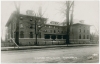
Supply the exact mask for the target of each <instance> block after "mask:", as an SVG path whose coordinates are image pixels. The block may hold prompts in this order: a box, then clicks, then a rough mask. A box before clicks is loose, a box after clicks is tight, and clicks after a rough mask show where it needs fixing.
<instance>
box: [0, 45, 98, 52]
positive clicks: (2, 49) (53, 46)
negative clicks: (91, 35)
mask: <svg viewBox="0 0 100 64" xmlns="http://www.w3.org/2000/svg"><path fill="white" fill-rule="evenodd" d="M77 46H99V44H69V45H68V46H67V45H44V46H19V47H1V51H9V50H27V49H42V48H55V47H77Z"/></svg>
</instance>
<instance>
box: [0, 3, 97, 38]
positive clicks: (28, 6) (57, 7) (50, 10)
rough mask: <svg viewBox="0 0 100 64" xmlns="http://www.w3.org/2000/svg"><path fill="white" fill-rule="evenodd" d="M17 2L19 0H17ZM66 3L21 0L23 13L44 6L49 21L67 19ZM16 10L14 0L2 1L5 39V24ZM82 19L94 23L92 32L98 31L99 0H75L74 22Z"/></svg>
mask: <svg viewBox="0 0 100 64" xmlns="http://www.w3.org/2000/svg"><path fill="white" fill-rule="evenodd" d="M16 3H17V4H18V3H19V2H17V1H16ZM64 3H65V1H20V12H21V13H22V14H25V13H26V11H27V10H33V11H34V12H38V11H39V7H42V13H44V15H43V16H44V17H45V18H48V19H49V21H57V22H63V21H64V20H65V14H64V13H63V11H64V10H65V4H64ZM15 10H16V9H15V6H14V2H13V1H2V2H1V30H2V33H1V34H2V38H3V39H5V30H6V27H5V24H6V23H7V21H8V19H9V17H10V15H11V13H13V11H15ZM80 20H84V23H85V24H88V25H93V26H92V27H93V28H92V29H91V32H95V31H97V30H98V29H99V1H75V5H74V22H79V21H80ZM94 26H95V27H94Z"/></svg>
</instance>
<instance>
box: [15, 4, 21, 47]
mask: <svg viewBox="0 0 100 64" xmlns="http://www.w3.org/2000/svg"><path fill="white" fill-rule="evenodd" d="M14 5H15V8H16V18H17V20H16V31H15V42H16V44H17V45H19V17H20V16H19V14H20V3H19V5H18V6H17V4H16V2H14Z"/></svg>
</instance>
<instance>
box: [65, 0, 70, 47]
mask: <svg viewBox="0 0 100 64" xmlns="http://www.w3.org/2000/svg"><path fill="white" fill-rule="evenodd" d="M66 5H67V11H66V23H67V34H66V44H67V45H68V44H69V43H70V41H69V31H70V25H69V1H67V2H66Z"/></svg>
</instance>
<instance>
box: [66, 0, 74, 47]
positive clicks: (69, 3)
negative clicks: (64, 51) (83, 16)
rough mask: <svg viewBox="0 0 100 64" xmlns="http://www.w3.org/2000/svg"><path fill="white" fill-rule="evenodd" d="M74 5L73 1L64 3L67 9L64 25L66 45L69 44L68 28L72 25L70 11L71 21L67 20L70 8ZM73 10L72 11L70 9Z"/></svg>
mask: <svg viewBox="0 0 100 64" xmlns="http://www.w3.org/2000/svg"><path fill="white" fill-rule="evenodd" d="M73 5H74V1H72V2H71V1H66V7H67V9H66V24H67V34H66V44H67V45H68V44H70V40H69V39H70V37H69V36H70V27H71V25H72V23H73V20H72V19H73V11H72V14H71V21H70V19H69V16H70V9H71V7H72V6H73ZM72 10H73V9H72Z"/></svg>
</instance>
